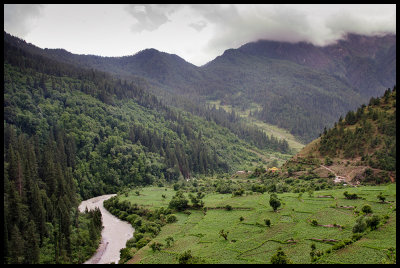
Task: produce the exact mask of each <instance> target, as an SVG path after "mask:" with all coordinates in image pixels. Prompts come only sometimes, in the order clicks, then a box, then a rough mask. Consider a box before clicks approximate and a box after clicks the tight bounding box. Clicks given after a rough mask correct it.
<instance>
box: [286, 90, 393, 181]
mask: <svg viewBox="0 0 400 268" xmlns="http://www.w3.org/2000/svg"><path fill="white" fill-rule="evenodd" d="M321 165H325V166H329V169H331V170H333V171H334V172H335V173H336V174H337V175H339V176H342V177H345V178H346V181H347V182H351V183H353V184H354V183H360V182H369V183H381V182H388V181H392V182H393V181H395V180H396V86H395V87H393V89H390V88H389V89H387V90H386V91H385V93H384V95H383V96H382V97H380V98H374V97H372V98H371V99H370V101H369V104H368V105H367V106H366V105H361V107H359V108H358V109H357V110H356V111H355V112H354V111H349V112H348V113H347V114H346V116H345V118H340V119H339V121H338V122H336V123H335V124H334V126H333V127H332V128H330V129H326V128H325V130H324V131H323V133H322V135H321V137H320V138H318V139H316V140H315V141H313V142H312V143H310V144H308V145H307V146H306V147H305V148H304V149H303V150H301V151H300V152H299V153H298V154H297V155H296V156H294V157H293V158H292V159H291V160H290V161H288V162H287V163H286V164H285V167H284V169H285V170H289V169H290V170H291V171H292V172H293V171H301V170H309V172H316V173H317V174H319V175H320V176H322V174H323V173H325V175H323V176H325V177H327V176H331V175H332V174H329V172H327V170H326V169H324V168H321ZM300 173H301V172H300ZM300 173H298V174H300ZM333 177H334V176H333Z"/></svg>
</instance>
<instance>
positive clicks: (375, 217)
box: [365, 215, 381, 230]
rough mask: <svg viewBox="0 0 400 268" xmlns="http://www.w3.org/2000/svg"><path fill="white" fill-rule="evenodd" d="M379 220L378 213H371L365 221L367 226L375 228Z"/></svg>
mask: <svg viewBox="0 0 400 268" xmlns="http://www.w3.org/2000/svg"><path fill="white" fill-rule="evenodd" d="M380 221H381V218H380V217H379V216H378V215H373V216H372V217H368V218H367V219H366V220H365V222H366V224H367V226H368V227H370V228H371V230H375V229H376V228H378V225H379V223H380Z"/></svg>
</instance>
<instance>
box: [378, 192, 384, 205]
mask: <svg viewBox="0 0 400 268" xmlns="http://www.w3.org/2000/svg"><path fill="white" fill-rule="evenodd" d="M376 197H377V198H378V199H379V200H380V201H381V202H382V203H385V200H386V197H385V196H384V195H383V194H382V192H381V193H379V195H377V196H376Z"/></svg>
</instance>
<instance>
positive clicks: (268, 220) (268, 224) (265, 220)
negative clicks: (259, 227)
mask: <svg viewBox="0 0 400 268" xmlns="http://www.w3.org/2000/svg"><path fill="white" fill-rule="evenodd" d="M264 222H265V225H266V226H267V227H270V226H271V220H270V219H264Z"/></svg>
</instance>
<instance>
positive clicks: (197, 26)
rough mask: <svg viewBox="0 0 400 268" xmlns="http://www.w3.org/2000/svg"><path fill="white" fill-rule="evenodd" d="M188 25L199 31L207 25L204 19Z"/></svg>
mask: <svg viewBox="0 0 400 268" xmlns="http://www.w3.org/2000/svg"><path fill="white" fill-rule="evenodd" d="M189 26H190V27H192V28H194V29H195V30H196V31H198V32H200V31H201V30H203V28H204V27H206V26H207V22H205V21H204V20H201V21H198V22H193V23H190V24H189Z"/></svg>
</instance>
